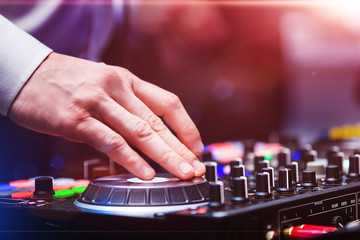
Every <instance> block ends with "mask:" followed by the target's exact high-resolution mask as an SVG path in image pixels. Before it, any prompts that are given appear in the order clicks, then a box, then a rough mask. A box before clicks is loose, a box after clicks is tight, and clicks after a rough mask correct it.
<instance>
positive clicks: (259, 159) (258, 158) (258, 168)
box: [254, 156, 265, 172]
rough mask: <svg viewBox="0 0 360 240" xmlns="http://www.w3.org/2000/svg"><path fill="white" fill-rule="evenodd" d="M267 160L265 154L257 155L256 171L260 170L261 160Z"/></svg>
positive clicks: (255, 160)
mask: <svg viewBox="0 0 360 240" xmlns="http://www.w3.org/2000/svg"><path fill="white" fill-rule="evenodd" d="M264 160H265V158H264V156H255V157H254V163H255V172H257V171H259V170H260V169H261V167H259V162H263V161H264Z"/></svg>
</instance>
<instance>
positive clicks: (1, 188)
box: [0, 183, 15, 192]
mask: <svg viewBox="0 0 360 240" xmlns="http://www.w3.org/2000/svg"><path fill="white" fill-rule="evenodd" d="M14 188H15V187H13V186H10V185H9V184H7V183H0V192H3V191H11V190H13V189H14Z"/></svg>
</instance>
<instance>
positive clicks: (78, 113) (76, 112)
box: [64, 103, 90, 123]
mask: <svg viewBox="0 0 360 240" xmlns="http://www.w3.org/2000/svg"><path fill="white" fill-rule="evenodd" d="M88 117H90V113H89V112H88V111H87V110H86V109H85V108H84V106H83V105H82V104H80V103H73V104H71V105H70V106H69V107H68V108H67V110H66V111H65V114H64V118H65V119H68V121H70V122H75V123H80V122H84V121H85V120H86V119H87V118H88Z"/></svg>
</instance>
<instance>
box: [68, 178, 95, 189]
mask: <svg viewBox="0 0 360 240" xmlns="http://www.w3.org/2000/svg"><path fill="white" fill-rule="evenodd" d="M89 183H90V181H89V180H87V179H79V180H75V181H74V182H73V183H71V184H70V185H71V186H72V187H73V188H74V187H83V186H87V185H89Z"/></svg>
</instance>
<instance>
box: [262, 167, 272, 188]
mask: <svg viewBox="0 0 360 240" xmlns="http://www.w3.org/2000/svg"><path fill="white" fill-rule="evenodd" d="M261 171H262V172H267V173H269V183H270V188H275V181H274V168H273V167H267V168H262V169H261Z"/></svg>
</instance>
